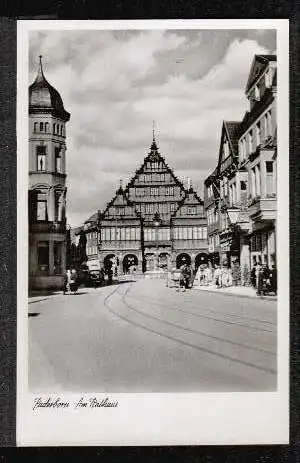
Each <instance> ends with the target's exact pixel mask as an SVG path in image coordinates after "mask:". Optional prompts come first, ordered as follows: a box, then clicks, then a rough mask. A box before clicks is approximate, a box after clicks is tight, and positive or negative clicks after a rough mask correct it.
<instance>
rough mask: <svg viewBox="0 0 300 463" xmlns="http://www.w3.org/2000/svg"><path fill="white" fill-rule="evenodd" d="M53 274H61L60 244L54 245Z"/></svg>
mask: <svg viewBox="0 0 300 463" xmlns="http://www.w3.org/2000/svg"><path fill="white" fill-rule="evenodd" d="M53 254H54V273H55V275H60V274H61V273H62V243H54V246H53Z"/></svg>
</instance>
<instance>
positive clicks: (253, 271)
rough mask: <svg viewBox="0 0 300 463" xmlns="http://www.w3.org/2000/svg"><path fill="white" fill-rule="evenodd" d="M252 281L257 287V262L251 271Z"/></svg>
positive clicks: (254, 286)
mask: <svg viewBox="0 0 300 463" xmlns="http://www.w3.org/2000/svg"><path fill="white" fill-rule="evenodd" d="M250 281H251V285H252V286H253V288H256V262H255V263H254V265H253V267H252V269H251V272H250Z"/></svg>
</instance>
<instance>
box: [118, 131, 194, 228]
mask: <svg viewBox="0 0 300 463" xmlns="http://www.w3.org/2000/svg"><path fill="white" fill-rule="evenodd" d="M125 191H126V194H127V195H128V198H129V200H130V202H131V203H133V204H134V205H135V208H136V211H137V212H138V213H139V214H140V215H141V217H143V218H144V219H145V222H146V223H147V222H149V223H151V222H152V221H153V216H154V214H155V212H159V214H160V217H161V220H162V223H163V224H165V225H168V224H170V219H171V216H172V214H173V213H174V212H175V211H176V210H177V208H178V206H179V203H180V201H182V199H183V198H184V197H185V194H186V191H185V189H184V186H183V184H182V183H181V182H180V180H179V179H178V178H177V177H176V176H175V175H174V173H173V170H172V169H171V168H170V167H169V166H168V164H167V163H166V161H165V159H164V158H163V156H162V155H161V154H160V153H159V151H158V148H157V144H156V141H155V139H154V138H153V141H152V145H151V148H150V152H149V153H148V155H147V156H146V157H145V159H144V162H143V164H142V166H141V167H140V168H139V169H138V170H137V171H136V174H135V175H134V177H133V178H132V179H131V181H130V182H129V183H128V185H127V187H126V190H125Z"/></svg>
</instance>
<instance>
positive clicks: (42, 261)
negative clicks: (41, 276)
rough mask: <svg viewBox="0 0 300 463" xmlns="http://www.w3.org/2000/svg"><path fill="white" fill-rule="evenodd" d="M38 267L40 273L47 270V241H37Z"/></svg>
mask: <svg viewBox="0 0 300 463" xmlns="http://www.w3.org/2000/svg"><path fill="white" fill-rule="evenodd" d="M38 269H39V272H40V273H48V271H49V241H40V242H39V243H38Z"/></svg>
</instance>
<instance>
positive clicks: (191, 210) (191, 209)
mask: <svg viewBox="0 0 300 463" xmlns="http://www.w3.org/2000/svg"><path fill="white" fill-rule="evenodd" d="M187 213H188V215H196V207H195V206H189V207H188V208H187Z"/></svg>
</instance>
